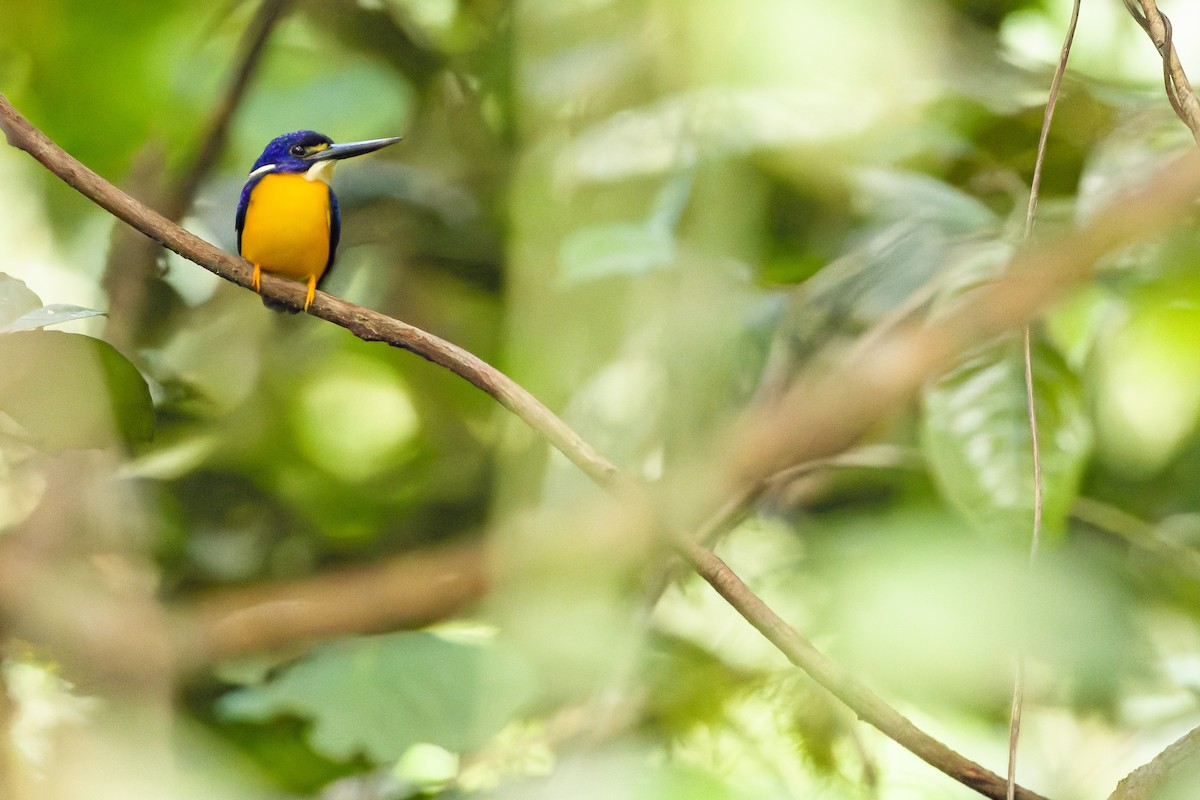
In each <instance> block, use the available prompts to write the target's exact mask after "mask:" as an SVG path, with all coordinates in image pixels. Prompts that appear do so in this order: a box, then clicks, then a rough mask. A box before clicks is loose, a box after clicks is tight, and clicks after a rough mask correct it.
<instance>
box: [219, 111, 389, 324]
mask: <svg viewBox="0 0 1200 800" xmlns="http://www.w3.org/2000/svg"><path fill="white" fill-rule="evenodd" d="M401 138H402V137H400V136H391V137H388V138H386V139H368V140H367V141H363V142H348V143H346V144H334V143H333V140H332V139H330V138H329V137H328V136H325V135H323V134H320V133H317V132H316V131H296V132H294V133H285V134H284V135H283V136H279V137H277V138H275V139H272V140H271V143H270V144H268V145H267V147H266V149H265V150H263V152H262V155H260V156H259V157H258V160H257V161H255V162H254V168H253V169H252V170H251V171H250V177H249V179H247V181H246V185H245V186H244V187H243V188H242V199H241V201H240V202H239V203H238V209H237V220H236V226H237V235H238V253H240V254H241V255H242V257H243V258H245V259H246V260H247V261H249V262H250V263H252V264H253V265H254V291H256V292H258V293H259V294H262V273H264V272H270V273H271V274H273V275H280V276H282V277H285V278H290V279H292V280H295V281H300V282H301V283H307V284H308V294H307V295H306V296H305V298H304V310H305V311H308V307H309V306H310V305H312V301H313V294H314V293H315V292H316V290H317V286H319V285H320V283H321V280H322V279H323V278H325V277H326V276H327V275H328V274H329V270H330V268H331V267H332V266H333V258H334V255H335V253H336V252H337V246H338V238H339V237H340V236H341V231H342V220H341V213H340V212H339V210H338V201H337V195H335V194H334V193H333V189H332V187H330V185H329V180H330V178H331V177H332V176H333V168H334V166H335V165H336V164H337V162H338V161H339V160H341V159H343V158H350V157H351V156H359V155H363V154H364V153H371V152H374V151H376V150H378V149H380V148H381V147H387V146H388V145H390V144H395V143H396V142H398V141H400V139H401ZM263 304H264V305H266V306H268V307H269V308H275V309H277V310H283V311H292V312H293V313H294V312H295V309H293V308H291V307H289V306H287V305H284V304H282V303H278V302H276V301H272V300H269V299H268V298H266V297H264V298H263Z"/></svg>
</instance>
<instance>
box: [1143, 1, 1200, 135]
mask: <svg viewBox="0 0 1200 800" xmlns="http://www.w3.org/2000/svg"><path fill="white" fill-rule="evenodd" d="M1124 2H1125V8H1126V9H1128V11H1129V13H1130V15H1131V16H1132V17H1133V19H1134V21H1136V22H1137V24H1138V25H1140V26H1141V27H1142V30H1144V31H1145V32H1146V35H1147V36H1149V37H1150V41H1152V42H1154V47H1155V48H1156V49H1157V50H1158V54H1159V55H1160V56H1161V57H1162V62H1163V84H1164V87H1165V90H1166V93H1167V100H1169V101H1170V103H1171V108H1173V109H1175V113H1176V114H1177V115H1178V116H1179V119H1181V120H1183V124H1184V125H1187V126H1188V129H1189V130H1190V131H1191V132H1192V137H1193V138H1194V139H1195V140H1196V142H1197V143H1198V144H1200V99H1197V97H1196V92H1195V91H1194V90H1193V89H1192V84H1191V82H1189V81H1188V77H1187V74H1186V73H1185V72H1184V71H1183V65H1182V64H1181V63H1180V61H1179V53H1177V52H1176V51H1175V44H1174V42H1173V41H1172V28H1171V20H1170V19H1168V18H1167V15H1166V14H1164V13H1162V12H1161V11H1159V10H1158V4H1157V3H1156V2H1155V0H1124Z"/></svg>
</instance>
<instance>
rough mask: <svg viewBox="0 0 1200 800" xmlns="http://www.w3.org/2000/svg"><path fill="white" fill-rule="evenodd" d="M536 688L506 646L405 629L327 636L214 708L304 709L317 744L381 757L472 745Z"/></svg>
mask: <svg viewBox="0 0 1200 800" xmlns="http://www.w3.org/2000/svg"><path fill="white" fill-rule="evenodd" d="M533 690H534V681H533V679H532V676H531V674H530V672H529V670H528V668H527V667H526V665H525V664H524V662H522V661H521V660H519V659H518V658H517V657H516V656H515V655H514V654H513V653H512V652H511V651H509V650H506V649H504V648H501V647H499V646H497V645H495V644H492V643H480V644H475V643H465V642H460V641H451V640H448V639H445V638H442V637H440V636H436V635H434V634H431V633H424V632H418V633H414V632H403V633H393V634H387V635H383V636H370V637H360V638H353V639H343V640H339V641H336V642H332V643H330V644H328V645H325V646H323V647H321V648H318V649H317V650H314V651H313V652H312V654H310V655H309V656H307V657H305V658H304V659H302V660H300V661H299V662H297V663H296V664H294V665H292V666H291V667H289V668H288V669H286V670H284V671H283V672H282V673H281V674H280V675H279V676H278V677H276V678H275V679H273V680H271V681H270V682H268V683H266V684H264V685H262V686H255V687H247V688H244V689H239V690H237V691H234V692H231V693H230V694H227V695H225V696H224V697H223V698H221V701H220V704H219V710H220V712H221V713H222V714H223V715H224V716H225V717H226V718H229V719H234V720H242V721H264V720H267V719H270V718H272V717H275V716H278V715H284V714H289V715H295V716H299V717H303V718H307V719H310V720H311V721H312V728H311V731H310V734H309V737H310V743H311V745H312V747H313V749H314V750H316V751H318V752H320V753H321V754H323V755H326V756H328V757H330V758H333V759H338V760H345V759H349V758H352V757H353V756H355V755H356V754H358V753H363V754H365V755H366V756H367V757H368V758H370V759H372V760H373V761H375V762H378V763H385V762H389V761H394V760H396V759H398V758H399V757H400V756H401V754H403V753H404V752H405V751H406V750H407V749H408V748H409V747H411V746H412V745H414V744H417V743H419V742H425V743H429V744H436V745H438V746H440V747H444V748H446V749H447V750H451V751H455V752H462V751H466V750H473V749H476V748H478V747H480V746H481V745H482V744H483V743H484V742H486V741H487V740H488V738H489V737H491V736H492V735H493V734H495V733H496V732H497V731H499V730H500V729H501V728H502V727H504V726H505V725H506V724H507V723H508V722H509V721H510V720H511V718H512V717H513V715H514V714H515V713H516V712H517V711H518V710H519V709H520V708H521V707H522V706H524V705H525V704H526V703H527V702H528V701H529V700H530V698H531V697H532V696H533Z"/></svg>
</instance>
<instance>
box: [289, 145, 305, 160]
mask: <svg viewBox="0 0 1200 800" xmlns="http://www.w3.org/2000/svg"><path fill="white" fill-rule="evenodd" d="M289 152H291V154H292V155H294V156H296V157H297V158H299V157H300V156H302V155H304V145H302V144H294V145H292V149H291V150H290V151H289Z"/></svg>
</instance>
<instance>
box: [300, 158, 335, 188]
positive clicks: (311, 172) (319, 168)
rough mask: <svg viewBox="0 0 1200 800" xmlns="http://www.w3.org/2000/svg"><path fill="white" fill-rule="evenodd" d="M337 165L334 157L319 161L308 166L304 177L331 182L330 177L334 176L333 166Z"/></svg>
mask: <svg viewBox="0 0 1200 800" xmlns="http://www.w3.org/2000/svg"><path fill="white" fill-rule="evenodd" d="M336 166H337V162H336V161H334V160H333V159H330V160H328V161H318V162H317V163H315V164H313V165H312V166H311V167H309V168H308V171H307V172H305V173H304V177H305V179H307V180H310V181H323V182H325V183H329V181H330V179H331V178H333V168H334V167H336Z"/></svg>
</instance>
